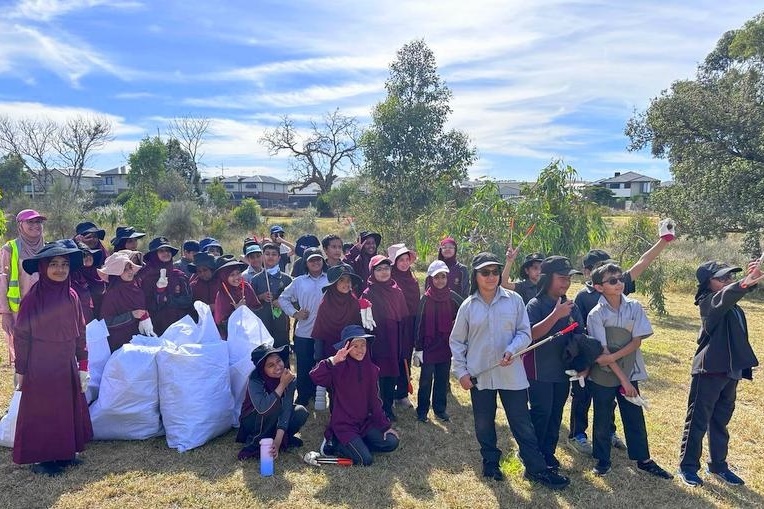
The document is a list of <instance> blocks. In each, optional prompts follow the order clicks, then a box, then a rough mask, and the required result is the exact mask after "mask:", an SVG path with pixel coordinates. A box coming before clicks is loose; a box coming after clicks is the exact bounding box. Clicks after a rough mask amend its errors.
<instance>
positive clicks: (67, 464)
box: [55, 456, 82, 468]
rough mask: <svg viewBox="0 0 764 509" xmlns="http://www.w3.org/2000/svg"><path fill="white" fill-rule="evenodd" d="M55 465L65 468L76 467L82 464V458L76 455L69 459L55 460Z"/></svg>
mask: <svg viewBox="0 0 764 509" xmlns="http://www.w3.org/2000/svg"><path fill="white" fill-rule="evenodd" d="M55 463H56V465H58V466H59V467H61V468H67V467H78V466H80V465H82V460H81V459H79V458H78V457H77V456H75V457H74V458H72V459H70V460H59V461H56V462H55Z"/></svg>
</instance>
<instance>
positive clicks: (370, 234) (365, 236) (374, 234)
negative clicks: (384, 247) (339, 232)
mask: <svg viewBox="0 0 764 509" xmlns="http://www.w3.org/2000/svg"><path fill="white" fill-rule="evenodd" d="M369 237H372V238H373V239H374V243H375V244H376V245H377V247H379V245H380V244H381V243H382V235H380V234H379V233H377V232H361V244H363V243H364V242H365V241H366V239H368V238H369Z"/></svg>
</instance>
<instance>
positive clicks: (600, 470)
mask: <svg viewBox="0 0 764 509" xmlns="http://www.w3.org/2000/svg"><path fill="white" fill-rule="evenodd" d="M592 473H593V474H594V475H596V476H599V477H602V476H603V475H607V474H608V473H610V463H605V462H604V461H598V462H597V464H596V465H594V468H593V469H592Z"/></svg>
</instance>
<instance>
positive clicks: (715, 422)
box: [679, 375, 738, 472]
mask: <svg viewBox="0 0 764 509" xmlns="http://www.w3.org/2000/svg"><path fill="white" fill-rule="evenodd" d="M737 383H738V380H733V379H731V378H728V377H726V376H716V375H695V376H693V377H692V382H691V383H690V396H689V398H688V401H687V416H686V417H685V420H684V432H683V433H682V445H681V447H680V450H679V468H681V469H682V470H686V471H689V472H697V471H698V470H699V469H700V455H701V453H702V452H703V436H704V435H705V434H706V431H708V452H709V455H710V456H711V461H710V462H709V464H708V469H709V470H710V471H711V472H723V471H725V470H727V469H728V468H729V467H728V466H727V451H728V449H729V441H730V435H729V432H728V431H727V424H729V422H730V419H731V418H732V413H733V412H734V411H735V398H736V397H737Z"/></svg>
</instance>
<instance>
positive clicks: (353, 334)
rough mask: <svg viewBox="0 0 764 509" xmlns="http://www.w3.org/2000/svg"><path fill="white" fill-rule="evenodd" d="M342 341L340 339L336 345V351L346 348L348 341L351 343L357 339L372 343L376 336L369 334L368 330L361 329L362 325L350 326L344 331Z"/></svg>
mask: <svg viewBox="0 0 764 509" xmlns="http://www.w3.org/2000/svg"><path fill="white" fill-rule="evenodd" d="M340 337H341V338H342V339H340V340H339V341H338V342H337V343H335V344H334V349H335V350H339V349H340V348H344V347H345V345H346V344H347V342H348V341H351V340H353V339H355V338H364V339H365V340H366V342H367V343H370V342H371V340H373V339H374V335H372V334H367V333H366V329H364V328H363V327H361V326H360V325H348V326H346V327H345V328H344V329H342V334H341V336H340Z"/></svg>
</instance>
